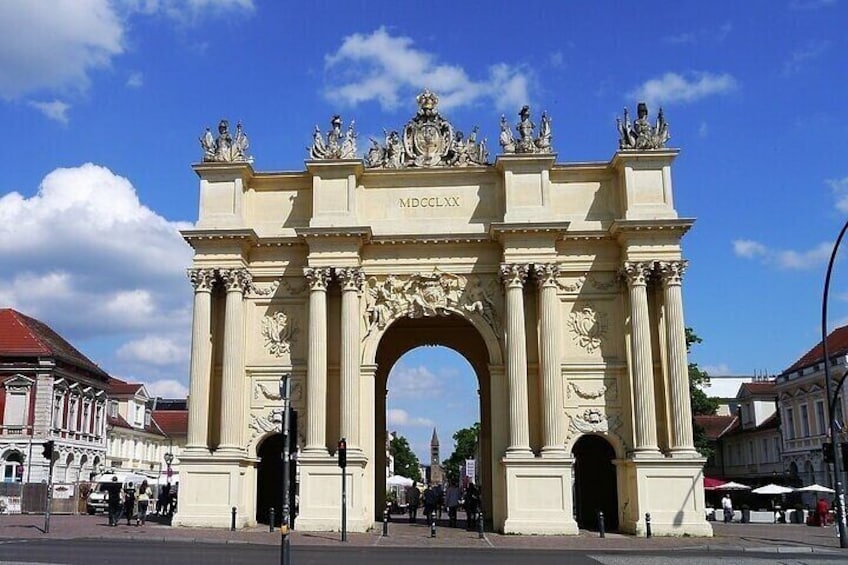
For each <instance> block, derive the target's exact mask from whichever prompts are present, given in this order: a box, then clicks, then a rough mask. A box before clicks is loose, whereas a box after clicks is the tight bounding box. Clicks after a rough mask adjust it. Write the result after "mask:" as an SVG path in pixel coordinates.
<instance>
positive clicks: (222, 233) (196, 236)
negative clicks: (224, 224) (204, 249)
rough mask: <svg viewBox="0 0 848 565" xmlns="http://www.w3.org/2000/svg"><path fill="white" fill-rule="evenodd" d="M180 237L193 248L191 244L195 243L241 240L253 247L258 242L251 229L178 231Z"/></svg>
mask: <svg viewBox="0 0 848 565" xmlns="http://www.w3.org/2000/svg"><path fill="white" fill-rule="evenodd" d="M180 235H182V236H183V239H185V240H186V241H187V242H188V243H189V245H191V246H192V247H194V244H193V242H196V241H215V240H219V241H223V240H243V241H246V242H247V243H250V244H253V245H255V244H256V242H257V241H258V240H259V238H258V237H257V236H256V232H255V231H254V230H253V229H251V228H230V229H187V230H180Z"/></svg>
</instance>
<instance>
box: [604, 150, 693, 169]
mask: <svg viewBox="0 0 848 565" xmlns="http://www.w3.org/2000/svg"><path fill="white" fill-rule="evenodd" d="M679 154H680V149H650V150H646V151H616V152H615V155H613V156H612V159H610V165H612V166H613V167H614V168H618V167H619V166H621V165H623V164H624V163H626V162H628V161H656V160H658V159H659V160H666V161H668V162H671V161H673V160H674V159H675V158H676V157H677V156H678V155H679Z"/></svg>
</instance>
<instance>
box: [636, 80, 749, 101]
mask: <svg viewBox="0 0 848 565" xmlns="http://www.w3.org/2000/svg"><path fill="white" fill-rule="evenodd" d="M737 86H738V83H737V81H736V79H735V78H733V76H731V75H729V74H727V73H724V74H715V73H707V72H690V73H686V74H685V75H681V74H678V73H671V72H669V73H665V74H664V75H663V76H661V77H659V78H652V79H650V80H647V81H645V82H644V83H642V84H641V85H640V86H639V87H637V88H635V89H634V90H632V91H631V92H629V93H628V94H627V98H628V99H629V100H633V99H636V100H644V101H645V102H647V103H649V104H651V105H655V104H675V103H680V104H685V103H689V102H695V101H697V100H700V99H702V98H706V97H708V96H715V95H719V94H727V93H728V92H731V91H733V90H735V89H736V88H737Z"/></svg>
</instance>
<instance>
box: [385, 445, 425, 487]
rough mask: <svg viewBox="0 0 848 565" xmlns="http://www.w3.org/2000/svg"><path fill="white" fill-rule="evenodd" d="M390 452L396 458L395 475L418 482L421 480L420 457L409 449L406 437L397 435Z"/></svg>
mask: <svg viewBox="0 0 848 565" xmlns="http://www.w3.org/2000/svg"><path fill="white" fill-rule="evenodd" d="M389 452H390V453H391V454H392V457H394V458H395V474H396V475H400V476H402V477H406V478H407V479H412V480H413V481H417V480H419V479H420V478H421V474H420V472H419V470H418V467H419V463H418V456H416V455H415V453H414V452H413V451H412V448H410V447H409V442H408V441H407V440H406V438H405V437H403V436H400V435H395V436H394V437H392V439H391V441H390V442H389Z"/></svg>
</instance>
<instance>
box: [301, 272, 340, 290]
mask: <svg viewBox="0 0 848 565" xmlns="http://www.w3.org/2000/svg"><path fill="white" fill-rule="evenodd" d="M332 271H333V270H332V269H330V268H329V267H320V268H314V267H307V268H305V269H303V276H304V277H306V282H307V283H308V284H309V289H310V290H327V285H328V284H330V277H331V276H332Z"/></svg>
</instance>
